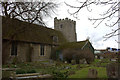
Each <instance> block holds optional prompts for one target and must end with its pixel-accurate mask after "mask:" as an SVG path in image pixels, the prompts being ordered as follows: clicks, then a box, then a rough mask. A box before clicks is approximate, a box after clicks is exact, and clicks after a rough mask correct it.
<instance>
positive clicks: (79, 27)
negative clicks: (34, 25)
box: [45, 0, 118, 49]
mask: <svg viewBox="0 0 120 80" xmlns="http://www.w3.org/2000/svg"><path fill="white" fill-rule="evenodd" d="M64 1H65V2H67V3H69V4H71V5H80V4H77V3H76V2H75V1H76V0H60V2H59V3H61V5H60V6H59V8H58V10H57V11H56V13H57V15H52V18H47V19H45V22H47V26H48V27H50V28H54V27H53V26H54V17H57V18H58V19H63V18H66V17H68V18H69V19H72V20H75V21H76V32H77V41H82V40H86V38H87V37H90V41H91V43H92V45H93V47H94V48H95V49H106V47H112V48H118V43H117V42H116V41H115V40H118V38H117V37H112V38H110V39H108V40H107V41H103V40H104V38H103V36H104V35H105V34H107V33H110V32H111V30H112V29H116V28H117V26H115V27H114V28H109V27H107V26H105V23H102V24H100V25H99V26H98V27H97V28H94V27H95V25H96V24H95V25H93V22H91V21H89V20H88V18H98V17H100V16H99V13H102V12H104V11H105V10H106V9H108V8H109V7H110V6H94V5H93V6H91V9H93V10H92V12H89V11H88V10H87V8H84V9H82V10H81V11H80V12H79V14H78V18H79V19H80V20H77V19H76V18H74V17H73V16H71V15H70V14H69V13H68V12H67V10H68V9H70V11H74V10H75V9H71V8H70V7H68V6H66V5H65V4H64ZM115 19H116V18H115ZM115 19H114V20H112V21H115ZM112 21H111V22H112ZM105 22H106V21H105ZM109 22H110V21H109ZM111 22H110V23H111ZM107 23H108V22H107ZM108 24H109V23H108Z"/></svg>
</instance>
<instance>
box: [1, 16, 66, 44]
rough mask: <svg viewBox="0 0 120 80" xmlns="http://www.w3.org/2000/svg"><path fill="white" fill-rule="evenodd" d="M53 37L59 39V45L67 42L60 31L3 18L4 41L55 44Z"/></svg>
mask: <svg viewBox="0 0 120 80" xmlns="http://www.w3.org/2000/svg"><path fill="white" fill-rule="evenodd" d="M53 36H57V37H58V43H64V42H67V41H66V39H65V37H64V36H63V34H62V33H61V32H60V31H57V30H54V29H51V28H47V27H44V26H40V25H37V24H31V23H28V22H24V21H20V20H17V19H10V18H6V17H2V38H3V39H8V40H17V41H25V42H34V43H46V44H53Z"/></svg>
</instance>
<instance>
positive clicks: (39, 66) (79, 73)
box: [3, 59, 109, 78]
mask: <svg viewBox="0 0 120 80" xmlns="http://www.w3.org/2000/svg"><path fill="white" fill-rule="evenodd" d="M43 63H44V64H43ZM45 63H49V62H48V61H44V62H25V63H20V64H16V66H17V68H21V69H23V70H27V69H33V70H35V71H36V72H37V73H41V74H51V73H52V70H58V71H60V72H66V71H68V72H70V71H71V72H73V74H71V75H68V78H87V76H88V70H89V69H90V68H92V69H96V70H97V72H98V76H97V78H107V73H106V67H105V66H106V65H107V64H108V63H109V61H108V60H104V59H103V60H102V61H101V60H98V59H95V61H94V62H93V63H91V64H74V65H72V64H68V63H67V64H65V63H63V62H58V61H55V62H54V65H51V64H50V65H49V64H47V65H46V64H45ZM99 63H100V64H99ZM79 66H80V68H79ZM7 67H8V65H3V68H7ZM65 67H70V68H69V69H65ZM9 68H14V65H13V64H11V65H9Z"/></svg>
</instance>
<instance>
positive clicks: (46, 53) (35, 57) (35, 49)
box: [32, 44, 51, 61]
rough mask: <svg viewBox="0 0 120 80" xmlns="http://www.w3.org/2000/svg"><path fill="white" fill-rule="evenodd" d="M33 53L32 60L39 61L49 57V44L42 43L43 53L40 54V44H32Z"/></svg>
mask: <svg viewBox="0 0 120 80" xmlns="http://www.w3.org/2000/svg"><path fill="white" fill-rule="evenodd" d="M32 47H33V53H34V54H32V61H41V60H48V59H50V54H51V46H50V45H44V55H40V52H41V51H40V50H41V49H40V44H32Z"/></svg>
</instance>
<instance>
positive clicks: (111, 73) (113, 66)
mask: <svg viewBox="0 0 120 80" xmlns="http://www.w3.org/2000/svg"><path fill="white" fill-rule="evenodd" d="M106 71H107V76H108V78H120V63H119V64H118V63H110V64H108V65H107V66H106Z"/></svg>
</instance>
